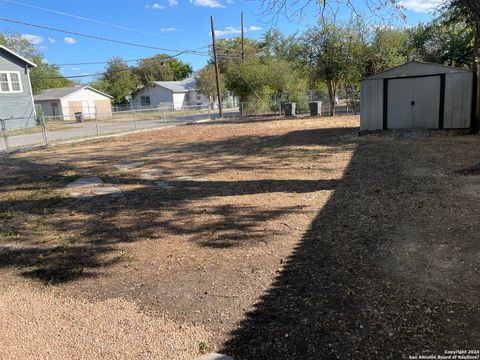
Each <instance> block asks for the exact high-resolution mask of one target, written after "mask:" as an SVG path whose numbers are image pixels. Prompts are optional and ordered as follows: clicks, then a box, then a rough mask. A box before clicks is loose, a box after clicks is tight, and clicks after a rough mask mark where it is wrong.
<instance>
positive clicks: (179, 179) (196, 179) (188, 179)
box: [177, 176, 208, 182]
mask: <svg viewBox="0 0 480 360" xmlns="http://www.w3.org/2000/svg"><path fill="white" fill-rule="evenodd" d="M177 180H178V181H193V182H207V181H208V180H207V179H201V178H193V177H191V176H180V177H178V178H177Z"/></svg>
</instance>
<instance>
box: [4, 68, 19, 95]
mask: <svg viewBox="0 0 480 360" xmlns="http://www.w3.org/2000/svg"><path fill="white" fill-rule="evenodd" d="M21 92H22V82H21V79H20V73H19V72H4V71H2V72H0V93H21Z"/></svg>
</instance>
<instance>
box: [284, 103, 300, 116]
mask: <svg viewBox="0 0 480 360" xmlns="http://www.w3.org/2000/svg"><path fill="white" fill-rule="evenodd" d="M296 110H297V103H294V102H286V103H283V111H284V113H285V116H296V115H297V112H296Z"/></svg>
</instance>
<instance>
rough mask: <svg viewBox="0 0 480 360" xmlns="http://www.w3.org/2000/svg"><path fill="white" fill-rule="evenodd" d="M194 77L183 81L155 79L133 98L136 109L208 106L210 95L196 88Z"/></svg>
mask: <svg viewBox="0 0 480 360" xmlns="http://www.w3.org/2000/svg"><path fill="white" fill-rule="evenodd" d="M196 86H197V81H196V80H195V78H194V77H190V78H187V79H185V80H182V81H155V82H154V83H153V84H152V85H150V86H146V87H144V88H142V89H140V90H138V91H137V92H136V93H135V94H134V95H133V96H132V100H131V105H132V106H133V107H134V108H135V109H142V108H150V107H172V106H173V108H174V109H175V110H180V109H182V107H184V106H207V105H208V104H209V103H210V100H209V98H208V96H205V95H203V94H200V93H198V92H197V90H196Z"/></svg>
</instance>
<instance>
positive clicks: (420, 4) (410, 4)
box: [399, 0, 444, 13]
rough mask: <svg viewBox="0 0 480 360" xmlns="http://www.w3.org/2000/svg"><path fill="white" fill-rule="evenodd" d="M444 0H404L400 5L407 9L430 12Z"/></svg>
mask: <svg viewBox="0 0 480 360" xmlns="http://www.w3.org/2000/svg"><path fill="white" fill-rule="evenodd" d="M443 2H444V0H402V1H400V2H399V5H401V6H403V7H404V8H405V9H407V10H411V11H414V12H418V13H428V12H430V11H433V10H435V9H436V8H437V7H438V6H439V5H441V4H442V3H443Z"/></svg>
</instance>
